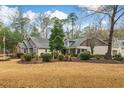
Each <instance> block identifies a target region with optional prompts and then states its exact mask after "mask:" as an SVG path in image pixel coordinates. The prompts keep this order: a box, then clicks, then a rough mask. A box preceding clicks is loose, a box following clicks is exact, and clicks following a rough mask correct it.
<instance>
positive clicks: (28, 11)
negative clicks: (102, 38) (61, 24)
mask: <svg viewBox="0 0 124 93" xmlns="http://www.w3.org/2000/svg"><path fill="white" fill-rule="evenodd" d="M17 7H18V6H17V5H9V6H8V5H7V6H0V21H2V22H3V23H5V24H7V25H8V24H10V23H11V20H10V19H8V18H7V16H11V15H15V14H16V13H15V12H16V11H17ZM19 7H20V8H21V10H22V11H23V16H24V17H28V18H29V19H30V20H31V21H32V22H33V20H34V19H35V18H36V16H37V14H38V13H47V14H49V15H51V18H53V17H58V18H59V19H66V18H67V16H68V14H69V13H72V12H74V13H75V14H76V15H77V16H78V18H79V20H78V21H77V23H78V24H82V28H84V27H85V26H88V25H89V24H92V22H93V20H94V19H92V18H91V19H89V18H85V19H83V18H82V17H83V12H81V11H80V10H79V9H78V8H79V7H81V6H78V5H21V6H19ZM85 7H88V8H92V9H97V8H98V7H99V6H85ZM53 11H54V12H53ZM51 12H52V13H51ZM103 24H106V21H105V20H103Z"/></svg>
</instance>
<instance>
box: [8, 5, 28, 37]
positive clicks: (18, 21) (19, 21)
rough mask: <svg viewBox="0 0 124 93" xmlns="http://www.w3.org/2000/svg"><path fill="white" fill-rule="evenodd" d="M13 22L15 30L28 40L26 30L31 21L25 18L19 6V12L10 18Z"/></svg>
mask: <svg viewBox="0 0 124 93" xmlns="http://www.w3.org/2000/svg"><path fill="white" fill-rule="evenodd" d="M9 18H10V19H11V20H12V24H11V26H12V27H13V28H14V29H15V31H21V33H22V35H23V38H27V32H26V29H25V26H26V24H28V23H29V22H30V19H29V18H27V17H23V12H22V9H21V7H20V6H18V11H17V14H16V15H13V16H9Z"/></svg>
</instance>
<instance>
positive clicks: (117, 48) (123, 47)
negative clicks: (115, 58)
mask: <svg viewBox="0 0 124 93" xmlns="http://www.w3.org/2000/svg"><path fill="white" fill-rule="evenodd" d="M119 53H120V54H121V55H122V56H123V57H124V40H118V39H115V40H113V47H112V54H113V55H116V54H119Z"/></svg>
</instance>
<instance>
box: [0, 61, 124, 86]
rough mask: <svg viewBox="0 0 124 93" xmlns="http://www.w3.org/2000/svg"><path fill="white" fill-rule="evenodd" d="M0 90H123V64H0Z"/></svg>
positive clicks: (14, 62)
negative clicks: (93, 88)
mask: <svg viewBox="0 0 124 93" xmlns="http://www.w3.org/2000/svg"><path fill="white" fill-rule="evenodd" d="M0 87H14V88H17V87H21V88H23V87H34V88H35V87H37V88H41V87H50V88H51V87H65V88H66V87H71V88H75V87H78V88H84V87H88V88H89V87H90V88H92V87H97V88H98V87H124V65H123V64H98V63H86V62H50V63H45V64H44V63H42V64H28V65H27V64H18V63H17V62H16V60H14V61H13V60H11V62H9V61H8V62H1V63H0Z"/></svg>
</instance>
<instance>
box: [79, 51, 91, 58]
mask: <svg viewBox="0 0 124 93" xmlns="http://www.w3.org/2000/svg"><path fill="white" fill-rule="evenodd" d="M90 58H91V55H90V53H87V52H83V53H80V54H79V59H80V60H89V59H90Z"/></svg>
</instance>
